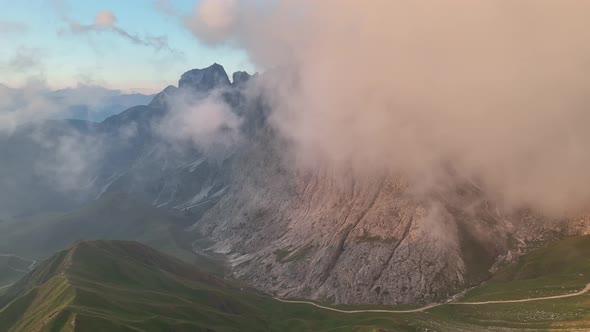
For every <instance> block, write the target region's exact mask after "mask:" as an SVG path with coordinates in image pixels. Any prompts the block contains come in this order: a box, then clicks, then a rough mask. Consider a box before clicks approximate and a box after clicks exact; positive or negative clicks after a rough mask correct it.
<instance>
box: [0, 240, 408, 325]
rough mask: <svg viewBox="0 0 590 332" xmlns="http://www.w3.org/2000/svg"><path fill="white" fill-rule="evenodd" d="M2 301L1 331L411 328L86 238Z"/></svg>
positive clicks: (130, 245) (129, 245) (142, 249)
mask: <svg viewBox="0 0 590 332" xmlns="http://www.w3.org/2000/svg"><path fill="white" fill-rule="evenodd" d="M3 304H5V305H6V306H5V307H4V309H2V310H1V311H0V331H31V330H34V331H84V332H93V331H106V330H108V331H154V332H155V331H348V330H350V329H351V328H353V327H354V328H355V329H356V327H358V328H360V329H361V330H364V331H371V330H373V329H374V328H376V327H377V326H384V327H387V328H390V329H391V330H392V331H411V329H410V328H409V327H408V326H407V325H406V323H405V322H404V319H403V317H396V316H390V317H377V316H376V317H358V316H354V315H344V314H338V313H331V312H326V311H323V310H321V309H314V308H311V307H309V306H306V305H290V304H284V303H280V302H277V301H275V300H273V299H271V298H270V297H268V296H265V295H263V294H260V293H257V292H255V291H252V290H249V289H245V288H242V287H241V286H239V285H237V284H234V283H231V282H228V281H224V280H222V279H220V278H218V277H215V276H213V275H210V274H208V273H204V272H201V271H200V270H199V269H197V268H195V267H193V266H191V265H189V264H186V263H184V262H182V261H180V260H177V259H175V258H172V257H171V256H167V255H164V254H161V253H159V252H157V251H155V250H153V249H151V248H149V247H146V246H144V245H141V244H138V243H135V242H124V241H93V242H81V243H78V244H77V245H75V246H74V247H72V248H71V249H69V250H67V251H62V252H60V253H58V254H56V255H55V256H53V257H52V258H51V259H49V260H47V261H45V262H43V263H42V264H40V265H39V267H38V268H37V269H35V271H34V272H33V273H31V274H30V275H28V277H27V278H25V279H23V280H21V281H20V282H19V283H18V284H16V285H15V286H14V287H13V288H11V289H10V290H9V292H7V294H5V295H4V296H2V297H0V306H2V305H3ZM355 326H356V327H355Z"/></svg>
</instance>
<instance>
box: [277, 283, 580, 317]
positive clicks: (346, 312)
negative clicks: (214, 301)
mask: <svg viewBox="0 0 590 332" xmlns="http://www.w3.org/2000/svg"><path fill="white" fill-rule="evenodd" d="M588 291H590V283H589V284H587V285H586V287H584V289H582V290H581V291H579V292H575V293H568V294H563V295H554V296H545V297H532V298H526V299H520V300H498V301H483V302H447V303H434V304H429V305H427V306H424V307H420V308H416V309H408V310H385V309H367V310H341V309H336V308H330V307H325V306H323V305H320V304H317V303H313V302H309V301H297V300H284V299H280V298H276V297H275V300H277V301H280V302H284V303H296V304H308V305H312V306H314V307H317V308H320V309H325V310H330V311H335V312H340V313H343V314H359V313H392V314H405V313H413V312H423V311H426V310H428V309H432V308H434V307H438V306H441V305H444V304H448V305H483V304H502V303H522V302H533V301H544V300H555V299H563V298H567V297H573V296H579V295H582V294H585V293H587V292H588Z"/></svg>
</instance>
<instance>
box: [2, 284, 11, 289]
mask: <svg viewBox="0 0 590 332" xmlns="http://www.w3.org/2000/svg"><path fill="white" fill-rule="evenodd" d="M12 285H14V284H9V285H5V286H0V289H4V288H8V287H10V286H12Z"/></svg>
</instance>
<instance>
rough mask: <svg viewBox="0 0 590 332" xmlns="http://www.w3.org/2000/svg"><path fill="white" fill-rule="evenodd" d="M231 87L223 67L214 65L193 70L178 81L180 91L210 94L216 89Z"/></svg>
mask: <svg viewBox="0 0 590 332" xmlns="http://www.w3.org/2000/svg"><path fill="white" fill-rule="evenodd" d="M229 85H231V82H230V81H229V77H228V76H227V73H226V72H225V69H224V68H223V66H222V65H220V64H218V63H214V64H212V65H211V66H209V67H207V68H203V69H192V70H189V71H187V72H186V73H184V74H182V76H181V77H180V80H179V81H178V87H179V88H180V89H191V90H195V91H200V92H208V91H211V90H213V89H215V88H220V87H224V86H229Z"/></svg>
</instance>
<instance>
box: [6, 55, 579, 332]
mask: <svg viewBox="0 0 590 332" xmlns="http://www.w3.org/2000/svg"><path fill="white" fill-rule="evenodd" d="M276 75H280V71H276V72H270V73H265V74H262V75H254V76H251V75H249V74H247V73H244V72H238V73H234V74H233V80H232V81H230V79H229V77H228V75H227V73H226V72H225V70H224V68H223V67H222V66H221V65H218V64H214V65H212V66H210V67H208V68H204V69H194V70H191V71H188V72H186V73H184V74H183V75H182V76H181V78H180V80H179V82H178V86H177V87H176V86H169V87H167V88H165V89H164V90H163V91H162V92H160V93H158V94H156V95H155V96H154V97H153V99H152V100H151V102H149V103H148V104H147V105H143V106H134V107H131V108H129V109H127V110H125V111H123V112H121V113H119V114H116V115H113V116H110V117H108V118H106V119H105V120H104V121H101V122H92V121H84V120H51V121H41V122H33V123H28V124H26V125H22V126H20V127H19V128H17V130H15V131H14V132H13V133H10V134H3V135H2V136H0V155H2V156H3V161H2V163H3V164H2V169H0V219H2V220H4V221H2V222H0V230H1V233H0V234H2V235H0V238H1V237H2V236H5V239H3V240H2V242H1V243H0V253H1V252H5V253H7V254H8V253H10V254H16V255H20V256H24V257H27V258H28V259H42V258H45V257H49V256H50V255H51V254H53V253H54V252H55V251H57V250H62V249H65V248H66V247H67V246H68V245H69V244H70V243H71V242H72V241H75V240H83V239H85V240H100V239H111V240H137V241H140V242H143V243H146V244H149V245H152V246H154V247H156V248H157V249H160V250H162V251H165V252H166V253H168V254H171V255H176V256H178V257H179V258H181V259H183V260H184V261H185V262H195V261H200V262H203V260H202V258H203V257H204V256H208V257H214V258H215V259H221V260H223V261H224V262H225V269H227V271H226V272H227V275H228V276H230V277H231V278H232V279H237V280H239V282H241V283H245V284H246V285H247V287H254V288H256V289H258V290H261V291H263V292H266V293H272V294H275V295H276V296H279V297H282V298H305V299H311V300H316V301H321V302H325V303H332V304H347V305H367V304H371V305H418V304H428V303H432V302H440V301H446V300H448V299H450V298H452V297H453V296H454V295H456V294H458V293H461V292H462V291H464V290H466V289H469V288H471V287H475V286H477V285H480V284H481V283H482V282H485V281H486V280H493V278H494V277H495V276H497V275H498V273H499V272H498V271H504V269H505V267H506V266H512V264H515V262H518V261H519V257H521V256H523V255H526V254H527V253H528V252H530V251H531V250H533V249H535V248H537V247H539V246H540V245H541V244H543V243H546V242H550V241H554V240H559V239H563V238H564V237H566V236H570V235H577V234H585V233H586V232H587V225H588V223H587V222H586V221H587V220H586V219H585V218H584V217H579V218H570V219H550V218H547V217H543V216H541V214H539V213H536V212H535V211H531V210H518V211H504V210H503V209H502V208H501V206H500V205H499V204H495V202H494V201H493V200H492V199H490V198H489V197H488V195H486V192H485V190H483V189H481V188H480V187H479V186H478V185H476V184H475V183H473V182H471V181H469V180H467V179H464V178H462V177H461V176H459V175H455V176H454V177H453V179H454V181H453V182H452V183H451V184H449V185H447V186H444V187H441V188H440V189H438V190H436V191H432V192H428V193H426V194H421V195H417V194H416V193H415V191H414V190H412V189H413V184H412V183H411V182H409V180H408V179H406V178H404V177H403V176H401V175H400V174H391V173H383V174H371V175H370V176H369V175H367V176H351V175H350V174H347V173H346V172H342V171H341V170H335V169H333V168H331V167H330V166H329V165H318V166H317V167H315V168H314V169H301V168H298V167H297V166H296V165H297V160H296V157H294V156H293V155H291V154H288V153H285V151H289V141H288V140H287V139H285V138H284V137H281V136H280V135H278V134H277V132H276V130H275V129H274V127H273V125H272V119H271V118H270V116H269V114H270V109H271V108H272V107H271V105H272V101H271V100H269V98H268V97H267V96H265V95H264V93H263V92H261V90H257V89H253V88H252V87H253V86H256V84H259V83H260V82H264V80H268V79H269V76H271V77H272V78H273V79H276ZM203 105H205V106H207V107H206V108H205V107H203ZM211 109H213V110H215V112H214V113H209V112H210V110H211ZM186 122H190V123H191V124H193V125H194V126H193V127H197V128H199V130H201V131H196V132H185V131H184V129H183V128H184V127H183V124H184V123H186ZM209 123H214V124H215V126H213V127H211V126H208V124H209ZM205 124H207V126H205ZM201 125H203V126H201ZM31 232H32V233H31ZM31 234H34V239H33V237H32V236H33V235H31ZM27 237H28V238H27ZM80 246H81V247H80ZM80 246H78V247H75V248H78V249H75V250H74V249H70V253H71V252H72V250H73V252H74V253H78V252H83V251H84V250H87V249H80V248H87V247H88V248H94V246H99V247H101V246H107V247H109V249H108V250H111V248H110V246H111V244H105V243H98V244H96V243H95V244H82V245H80ZM113 246H115V247H117V246H123V247H117V248H115V249H112V250H119V251H120V252H124V251H126V250H127V249H125V248H127V247H126V246H127V244H125V245H123V244H113ZM129 246H130V247H129V248H135V247H134V246H136V245H135V244H134V245H129ZM103 249H104V248H103ZM103 249H101V248H98V249H96V248H94V249H92V250H97V251H100V250H103ZM88 250H90V249H88ZM104 250H107V249H104ZM108 250H107V251H108ZM129 250H131V249H129ZM133 250H135V249H133ZM133 250H131V251H133ZM143 250H144V249H142V250H140V251H143ZM145 250H147V249H145ZM60 255H61V256H59V257H60V258H59V260H63V261H59V262H57V261H56V262H55V263H51V260H50V261H49V263H45V264H49V265H52V264H53V265H52V266H53V267H51V269H50V270H48V271H51V273H49V274H48V275H46V276H36V274H38V273H41V272H39V271H38V270H37V272H34V273H33V274H29V275H28V276H27V277H25V279H22V280H21V281H20V282H19V283H20V286H19V287H17V288H15V289H17V290H18V291H16V290H12V289H11V292H13V293H14V294H17V293H18V294H20V295H19V296H24V295H23V294H25V293H27V292H28V293H31V290H32V289H38V290H37V291H35V292H36V293H35V294H34V295H30V298H28V299H27V300H23V301H24V302H26V303H28V305H31V304H32V303H36V302H35V300H34V298H35V297H37V296H39V294H41V293H42V292H47V294H52V295H51V296H55V297H56V298H60V299H64V298H67V299H69V300H68V301H70V300H71V301H77V300H75V299H77V297H76V296H74V294H78V293H79V292H77V291H74V290H71V287H74V286H72V285H70V284H69V281H68V280H69V279H68V278H66V277H60V278H61V279H60V278H58V279H55V281H54V282H52V284H51V285H49V286H43V285H47V284H46V283H47V282H48V280H50V279H52V278H54V277H55V276H56V275H57V276H59V275H60V273H62V272H59V271H61V270H59V269H62V270H63V271H66V272H63V273H66V276H67V273H68V272H67V271H69V270H68V267H67V266H69V265H68V264H70V263H64V262H69V260H68V259H70V258H68V259H66V258H64V257H70V256H72V255H71V254H69V253H68V252H67V251H66V252H64V253H61V254H60ZM153 255H156V254H150V257H151V256H153ZM74 256H76V255H74ZM132 258H133V257H132ZM55 259H57V258H55ZM133 259H136V258H133ZM149 264H156V263H154V262H149ZM203 264H205V263H203ZM207 264H208V263H207ZM123 265H124V264H123V263H121V264H119V266H123ZM74 266H75V264H74ZM57 268H59V269H58V270H55V269H57ZM91 268H92V269H95V268H96V267H88V269H91ZM175 269H176V268H175ZM159 270H162V269H161V268H160V269H159ZM164 270H165V271H168V270H166V269H164ZM175 271H176V270H175ZM207 271H210V269H208V270H207ZM168 272H170V271H168ZM80 273H85V272H83V271H81V272H80ZM125 273H127V272H125ZM99 276H100V277H102V276H101V275H99ZM105 277H108V276H105ZM127 277H128V276H127V274H126V277H125V278H127ZM176 277H178V276H175V277H174V278H176ZM180 277H182V278H186V276H185V275H181V276H180ZM31 278H33V279H31ZM76 278H77V277H76ZM117 278H119V277H117ZM154 278H155V277H154ZM158 278H159V277H158ZM490 278H491V279H490ZM76 280H78V279H76ZM155 280H156V279H153V280H152V281H150V282H152V283H155V284H157V285H158V287H165V288H167V287H169V286H166V283H163V284H158V283H156V281H155ZM85 282H86V281H85ZM212 282H213V281H212ZM222 282H223V281H215V282H214V283H215V285H216V287H222V286H220V285H221V284H217V283H222ZM17 285H19V284H17ZM32 285H35V286H32ZM142 285H143V284H142ZM15 287H16V286H15ZM34 287H40V288H34ZM44 287H50V288H47V289H45V288H44ZM76 287H82V288H84V287H85V286H84V287H83V286H75V287H74V288H76ZM146 287H147V286H146ZM150 287H151V286H150ZM170 287H172V286H170ZM174 287H177V285H175V286H174ZM174 287H172V288H174ZM223 287H225V286H223ZM228 287H229V286H228ZM86 291H92V292H96V290H86ZM253 292H254V291H253ZM11 294H12V293H11ZM81 294H84V292H82V293H81ZM15 296H16V295H15ZM154 296H155V295H154ZM81 298H83V299H84V298H85V299H86V300H84V301H90V300H88V296H87V295H86V297H85V296H84V295H81ZM6 301H8V300H6ZM60 301H61V300H60ZM101 301H114V302H112V303H115V302H116V301H119V300H114V299H101ZM179 301H180V302H182V303H185V302H186V299H183V300H179ZM265 301H266V300H265ZM24 302H23V303H24ZM66 302H67V301H66ZM214 302H215V303H217V300H215V301H214ZM218 302H219V303H218V304H216V305H218V306H219V307H217V309H219V310H221V311H229V312H230V313H233V312H234V311H237V312H247V310H249V309H248V308H245V307H241V305H235V306H234V304H231V301H230V302H227V301H226V300H223V299H219V301H218ZM6 303H8V302H6ZM67 303H70V304H71V303H75V302H67ZM76 303H77V302H76ZM105 303H106V302H105ZM117 303H119V302H117ZM121 303H122V302H121ZM121 303H119V304H117V305H118V306H119V307H121V306H124V305H123V304H121ZM70 304H68V305H70ZM162 305H164V304H162ZM165 305H166V306H168V305H170V306H172V304H170V303H167V304H165ZM84 306H86V304H84ZM150 306H151V305H150ZM193 309H194V308H193ZM193 309H190V308H187V309H186V310H188V311H186V312H185V314H186V315H189V314H190V310H193ZM250 309H251V308H250ZM5 310H8V309H5ZM10 310H12V309H10ZM30 310H33V311H35V312H40V311H38V310H41V309H30ZM43 310H45V309H43ZM80 310H82V309H80ZM89 310H90V309H89ZM93 310H94V309H93ZM141 310H144V309H141ZM151 311H152V309H150V308H148V307H145V312H151ZM43 312H44V314H43V315H45V316H44V317H46V314H48V312H46V311H43ZM54 314H55V317H59V322H60V324H61V323H64V322H69V324H74V325H76V326H78V324H84V322H85V321H86V322H88V321H94V320H97V319H98V320H100V318H99V316H100V315H98V314H97V313H96V312H94V313H92V314H88V315H86V314H82V311H79V312H77V313H74V311H71V310H69V311H63V312H56V313H54ZM127 314H128V315H129V317H132V316H133V315H135V314H137V313H126V315H127ZM179 314H180V313H179ZM74 316H76V317H80V318H79V320H78V319H74V322H75V323H72V319H73V318H72V317H74ZM156 316H158V315H156ZM31 317H33V316H31ZM52 317H53V316H52ZM129 317H128V318H126V319H128V320H132V318H129ZM158 317H159V316H158ZM248 317H249V318H248V319H247V320H246V321H247V322H245V323H244V324H252V325H251V326H257V325H256V324H258V323H260V321H257V320H256V319H252V318H251V317H258V316H256V315H254V316H250V315H248ZM0 318H1V319H7V318H2V314H0ZM175 319H180V318H178V317H177V318H175ZM212 319H213V318H212ZM52 320H57V318H55V319H54V318H52ZM154 320H155V321H158V323H157V324H164V323H162V322H160V318H154ZM261 320H264V318H261ZM0 321H1V320H0ZM5 321H6V320H5ZM12 322H13V321H12ZM7 324H8V323H7ZM19 324H20V323H19ZM22 324H29V325H26V326H28V327H30V326H32V325H31V324H33V325H34V324H42V323H40V321H39V320H38V319H36V318H35V317H33V318H31V319H30V320H29V321H27V322H26V323H22ZM97 324H98V323H97ZM105 324H106V323H105ZM109 324H110V323H109ZM117 324H118V323H117ZM121 324H122V323H121ZM138 324H139V323H138ZM154 324H156V323H155V322H154ZM236 324H241V323H238V322H237V321H236ZM396 324H397V323H396ZM131 325H133V324H131ZM0 326H1V325H0ZM23 326H25V325H23ZM105 326H110V325H105ZM162 326H164V325H162ZM400 326H401V325H400ZM191 328H195V329H196V327H195V326H191V325H190V324H189V325H187V327H186V330H189V329H191ZM57 330H59V329H57ZM122 330H124V329H122ZM193 330H194V329H193ZM193 330H191V331H193ZM213 330H218V329H213ZM219 330H223V329H219ZM230 330H231V329H230Z"/></svg>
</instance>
